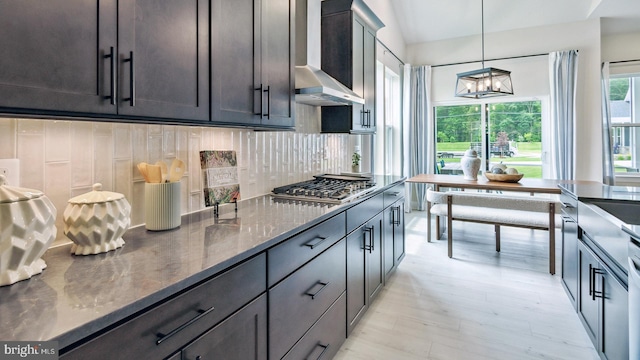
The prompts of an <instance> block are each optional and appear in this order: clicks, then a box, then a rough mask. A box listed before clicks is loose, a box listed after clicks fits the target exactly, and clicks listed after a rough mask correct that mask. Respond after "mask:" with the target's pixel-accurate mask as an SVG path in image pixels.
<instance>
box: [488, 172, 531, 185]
mask: <svg viewBox="0 0 640 360" xmlns="http://www.w3.org/2000/svg"><path fill="white" fill-rule="evenodd" d="M484 176H485V177H486V178H487V179H488V180H489V181H502V182H513V183H516V182H518V181H520V179H522V177H523V176H524V174H493V173H490V172H486V173H484Z"/></svg>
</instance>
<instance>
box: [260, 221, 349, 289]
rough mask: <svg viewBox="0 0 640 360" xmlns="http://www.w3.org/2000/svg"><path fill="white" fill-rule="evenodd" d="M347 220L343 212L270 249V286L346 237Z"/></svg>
mask: <svg viewBox="0 0 640 360" xmlns="http://www.w3.org/2000/svg"><path fill="white" fill-rule="evenodd" d="M345 219H346V215H345V214H344V212H343V213H341V214H340V215H337V216H334V217H332V218H331V219H329V220H327V221H325V222H323V223H321V224H318V225H316V226H314V227H312V228H311V229H309V230H306V231H304V232H303V233H301V234H299V235H296V236H294V237H292V238H290V239H288V240H286V241H285V242H283V243H281V244H280V245H277V246H276V247H274V248H272V249H269V251H268V252H267V254H268V258H269V261H268V264H269V265H268V266H269V275H268V276H269V286H270V287H271V286H273V285H274V284H276V283H277V282H278V281H280V280H282V279H283V278H284V277H286V276H287V275H289V274H290V273H292V272H293V271H295V270H296V269H297V268H299V267H300V266H302V265H304V264H305V263H307V262H308V261H309V260H311V259H313V258H314V257H315V256H317V255H318V254H320V253H321V252H323V251H325V250H326V249H328V248H329V247H330V246H331V245H333V244H335V242H336V241H338V240H340V239H342V238H343V237H344V236H345V235H346V234H345V221H346V220H345Z"/></svg>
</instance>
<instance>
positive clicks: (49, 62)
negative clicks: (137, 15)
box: [0, 0, 117, 114]
mask: <svg viewBox="0 0 640 360" xmlns="http://www.w3.org/2000/svg"><path fill="white" fill-rule="evenodd" d="M116 9H117V7H116V1H115V0H111V1H109V0H106V1H85V0H48V1H25V0H5V1H2V2H0V23H2V31H0V48H1V49H2V55H1V56H0V107H2V108H5V109H10V110H8V111H12V112H20V111H27V110H22V109H28V112H30V113H33V112H37V113H47V112H48V111H53V112H56V113H60V112H67V111H70V112H83V113H111V114H115V113H116V110H117V108H116V106H115V101H114V104H111V98H110V96H111V95H112V89H115V88H112V86H111V85H112V83H111V78H112V76H111V75H112V72H111V69H112V67H111V66H110V65H111V63H112V59H113V58H111V57H107V56H110V54H111V49H113V53H114V54H115V53H116V51H117V44H116V41H117V37H116ZM113 60H115V59H113ZM113 65H114V66H113V70H114V71H115V65H116V62H113ZM113 74H115V73H113ZM5 111H6V110H5Z"/></svg>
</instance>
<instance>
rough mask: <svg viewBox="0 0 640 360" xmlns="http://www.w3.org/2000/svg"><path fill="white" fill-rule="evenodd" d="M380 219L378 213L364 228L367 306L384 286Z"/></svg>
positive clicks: (381, 214)
mask: <svg viewBox="0 0 640 360" xmlns="http://www.w3.org/2000/svg"><path fill="white" fill-rule="evenodd" d="M382 218H383V213H379V214H378V215H377V216H376V217H374V218H373V219H371V220H370V221H369V222H368V223H367V226H365V230H366V232H367V233H368V234H366V236H365V241H366V242H365V251H366V253H367V259H366V261H367V295H368V301H367V305H369V304H371V303H372V302H373V299H375V297H376V296H378V293H379V292H380V290H382V285H383V284H384V268H383V266H382V262H383V260H382V236H383V231H382V223H383V220H382ZM369 229H370V230H369ZM367 238H368V240H367Z"/></svg>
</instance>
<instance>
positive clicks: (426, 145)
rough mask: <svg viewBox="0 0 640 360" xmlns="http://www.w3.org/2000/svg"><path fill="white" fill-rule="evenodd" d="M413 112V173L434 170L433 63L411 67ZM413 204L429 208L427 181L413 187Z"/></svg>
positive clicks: (411, 106) (411, 166) (411, 110)
mask: <svg viewBox="0 0 640 360" xmlns="http://www.w3.org/2000/svg"><path fill="white" fill-rule="evenodd" d="M410 86H411V87H410V95H409V96H410V112H409V136H410V139H409V177H411V176H416V175H419V174H432V173H434V161H435V160H434V153H435V149H434V145H433V139H434V131H435V129H434V128H435V126H434V123H433V112H432V106H431V66H428V65H423V66H415V67H413V68H412V69H411V85H410ZM411 190H412V191H411V194H410V195H411V199H412V202H414V203H413V204H412V208H414V209H418V210H424V209H425V196H426V194H427V191H426V185H425V184H413V185H412V187H411Z"/></svg>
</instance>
